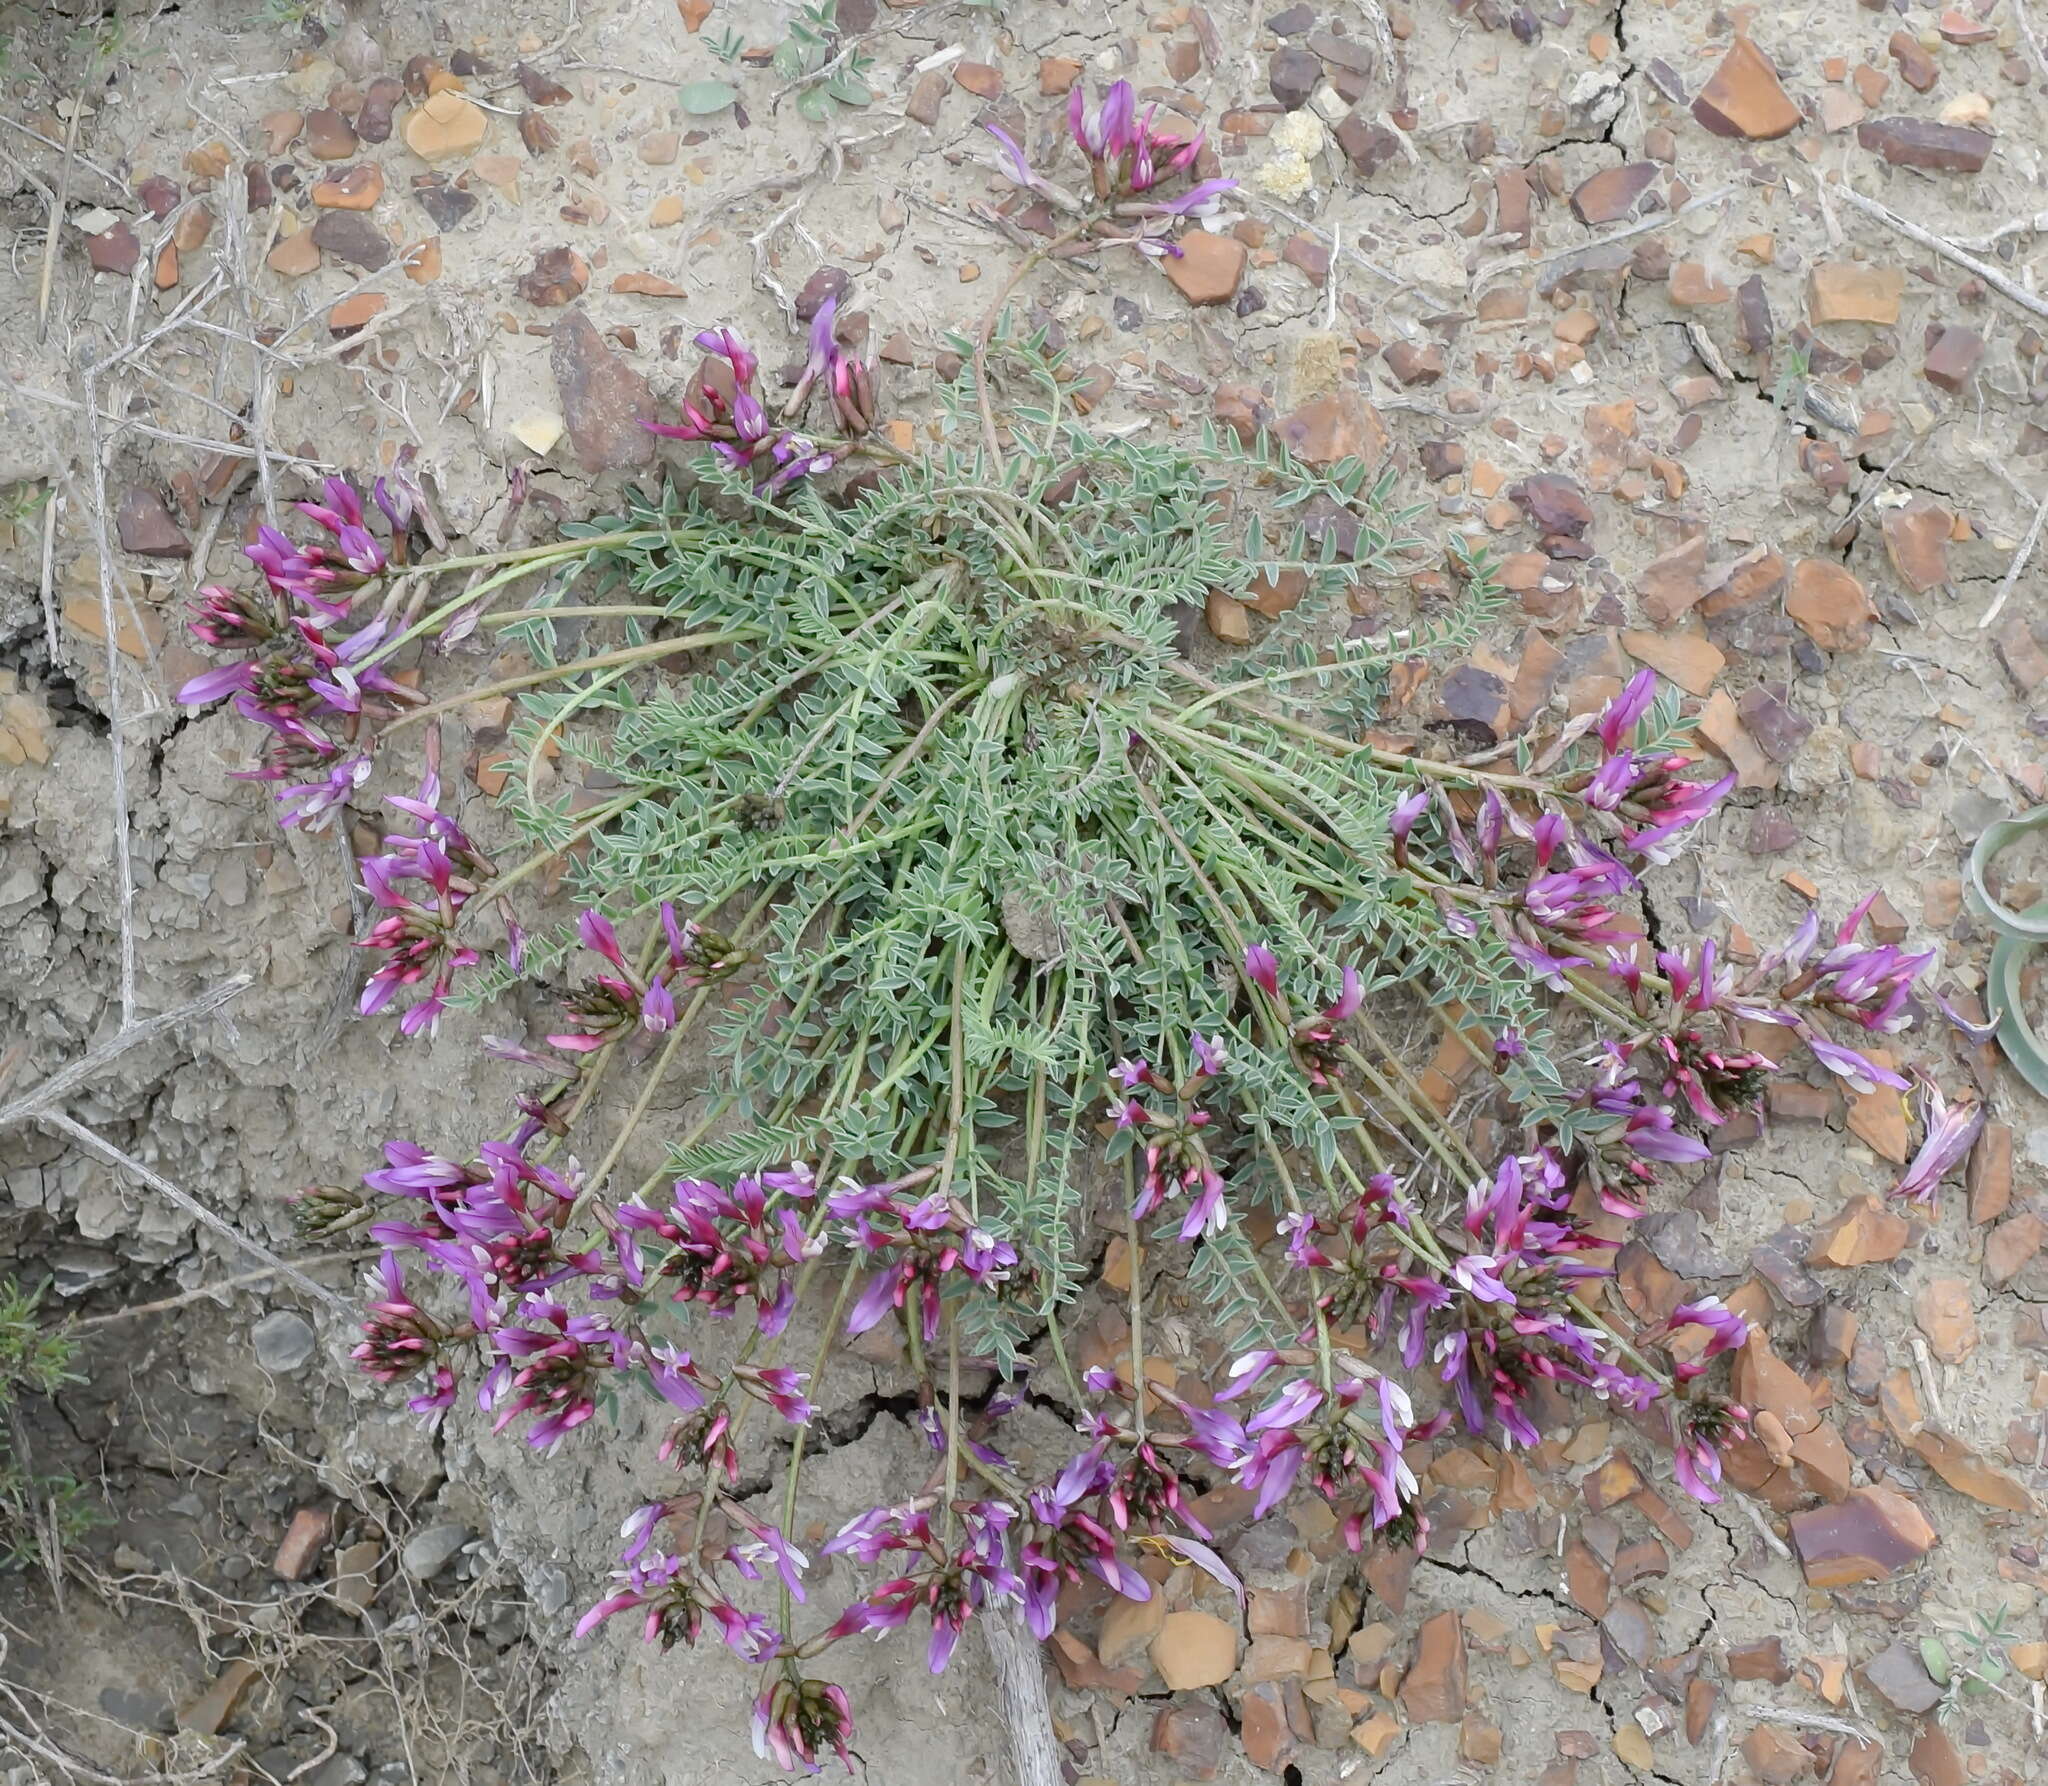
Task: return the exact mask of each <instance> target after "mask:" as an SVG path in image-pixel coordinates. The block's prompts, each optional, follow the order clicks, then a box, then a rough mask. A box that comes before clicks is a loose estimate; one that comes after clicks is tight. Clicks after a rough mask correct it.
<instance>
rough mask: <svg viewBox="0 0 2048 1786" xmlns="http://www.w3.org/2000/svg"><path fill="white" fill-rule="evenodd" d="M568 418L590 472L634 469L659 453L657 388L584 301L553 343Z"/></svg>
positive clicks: (558, 386) (565, 319) (552, 353)
mask: <svg viewBox="0 0 2048 1786" xmlns="http://www.w3.org/2000/svg"><path fill="white" fill-rule="evenodd" d="M549 362H550V364H551V365H552V367H553V369H554V374H555V388H556V390H557V391H558V392H559V393H560V394H561V398H562V420H563V421H564V422H565V423H566V424H567V426H568V430H569V439H570V442H571V444H572V445H573V446H574V447H575V449H576V461H577V463H578V464H579V465H581V466H582V467H583V469H584V470H585V471H587V472H592V473H595V472H600V471H629V470H633V469H635V468H636V467H639V466H642V465H645V464H647V463H648V462H649V461H651V460H652V459H653V457H654V442H655V437H654V436H653V435H652V434H650V433H648V432H647V430H646V429H645V428H643V427H642V426H641V425H640V424H641V423H642V422H643V421H652V420H653V419H654V393H653V392H652V391H651V390H649V389H648V388H647V381H646V380H645V379H644V378H642V377H641V376H640V374H639V373H637V372H635V371H634V370H633V368H632V367H630V366H629V365H627V364H626V362H625V361H624V360H622V359H621V358H620V357H619V356H618V355H617V354H616V353H614V352H613V351H612V350H611V348H610V347H608V346H607V345H606V344H605V339H604V337H603V336H602V335H600V334H599V333H598V331H597V325H596V324H595V323H593V322H592V321H591V320H590V318H589V317H588V316H587V315H585V314H584V310H583V306H582V305H580V304H578V305H576V306H574V307H573V308H571V309H570V310H568V311H567V312H566V313H565V314H564V315H563V317H562V319H561V320H560V321H559V322H557V323H556V324H555V329H554V336H553V340H552V342H551V344H550V348H549Z"/></svg>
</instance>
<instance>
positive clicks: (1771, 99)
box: [1692, 37, 1799, 142]
mask: <svg viewBox="0 0 2048 1786" xmlns="http://www.w3.org/2000/svg"><path fill="white" fill-rule="evenodd" d="M1692 115H1693V116H1694V117H1695V118H1697V119H1698V120H1699V121H1700V123H1702V124H1703V125H1705V126H1706V127H1707V129H1709V130H1711V131H1712V132H1713V133H1714V134H1715V135H1716V136H1738V137H1747V138H1749V139H1750V140H1751V141H1752V142H1762V141H1768V140H1769V139H1771V138H1773V137H1780V136H1786V135H1789V134H1790V133H1791V132H1792V131H1793V130H1796V129H1797V128H1798V126H1799V108H1798V107H1797V106H1796V105H1794V104H1793V103H1792V101H1791V99H1790V98H1789V97H1788V96H1787V94H1786V92H1785V89H1784V87H1783V86H1782V85H1781V84H1780V82H1779V80H1778V71H1777V70H1776V69H1775V68H1773V67H1772V66H1771V64H1770V62H1769V61H1768V60H1767V59H1766V57H1765V56H1764V53H1763V52H1762V51H1761V50H1759V49H1758V48H1757V47H1756V45H1755V44H1753V43H1751V42H1750V41H1749V39H1748V38H1746V37H1738V38H1736V40H1735V42H1734V43H1733V45H1731V46H1730V48H1729V51H1728V54H1727V55H1726V56H1724V57H1722V59H1721V66H1720V67H1719V68H1717V69H1715V70H1714V73H1713V78H1712V79H1710V80H1709V81H1708V82H1707V84H1706V85H1705V86H1704V87H1702V88H1701V89H1700V95H1699V97H1698V98H1697V99H1695V100H1694V101H1693V102H1692Z"/></svg>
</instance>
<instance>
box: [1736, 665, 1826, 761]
mask: <svg viewBox="0 0 2048 1786" xmlns="http://www.w3.org/2000/svg"><path fill="white" fill-rule="evenodd" d="M1735 711H1736V712H1737V713H1739V714H1740V715H1741V716H1742V723H1743V724H1744V725H1745V726H1747V727H1748V728H1749V733H1750V736H1751V737H1752V738H1754V739H1755V740H1756V741H1757V744H1758V746H1759V747H1760V748H1761V749H1762V751H1763V753H1764V755H1765V756H1767V757H1769V758H1770V759H1771V761H1772V762H1774V763H1789V762H1791V760H1792V759H1793V758H1794V757H1796V756H1797V755H1798V754H1799V750H1800V747H1801V746H1802V745H1803V744H1805V742H1806V740H1807V737H1808V735H1809V734H1810V733H1811V732H1812V731H1813V721H1812V720H1810V719H1806V718H1803V717H1801V716H1800V715H1799V714H1797V713H1794V712H1793V711H1792V709H1791V708H1790V707H1788V706H1786V704H1785V686H1784V684H1783V683H1779V684H1777V685H1776V687H1772V686H1770V685H1768V684H1766V685H1764V686H1763V687H1759V688H1753V689H1751V690H1750V691H1749V692H1748V693H1747V694H1745V695H1744V696H1743V697H1742V699H1741V700H1739V701H1737V702H1736V703H1735Z"/></svg>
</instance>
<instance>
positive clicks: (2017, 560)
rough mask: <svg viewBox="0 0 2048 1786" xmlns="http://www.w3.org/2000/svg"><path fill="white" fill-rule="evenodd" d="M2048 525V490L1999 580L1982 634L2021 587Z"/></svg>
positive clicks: (1979, 625) (1981, 622)
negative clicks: (2021, 579) (2022, 575)
mask: <svg viewBox="0 0 2048 1786" xmlns="http://www.w3.org/2000/svg"><path fill="white" fill-rule="evenodd" d="M2044 524H2048V490H2043V491H2042V492H2041V500H2040V501H2039V502H2038V503H2037V504H2035V506H2034V518H2033V520H2032V521H2031V522H2029V523H2028V526H2027V532H2026V537H2025V538H2024V539H2022V540H2021V541H2020V546H2019V550H2018V551H2017V552H2015V553H2014V554H2013V555H2012V563H2010V564H2009V565H2007V566H2006V567H2005V575H2004V576H2003V577H2002V578H2001V579H2000V580H1999V584H1998V593H1997V594H1996V595H1994V596H1993V597H1992V598H1991V606H1990V607H1988V608H1986V609H1985V610H1984V617H1983V618H1982V619H1981V620H1979V621H1978V622H1977V630H1978V631H1979V632H1982V631H1983V630H1984V629H1985V628H1986V627H1988V626H1990V625H1991V624H1992V622H1993V621H1995V620H1996V619H1997V618H1998V616H1999V615H2000V614H2001V613H2002V612H2003V611H2004V609H2005V604H2006V602H2007V601H2008V600H2009V599H2011V596H2012V592H2013V591H2014V590H2015V589H2016V588H2018V587H2019V581H2020V575H2021V573H2022V572H2024V571H2025V570H2026V568H2027V566H2028V564H2029V563H2031V562H2032V560H2033V556H2034V548H2035V547H2036V546H2038V545H2039V544H2040V543H2041V529H2042V526H2043V525H2044Z"/></svg>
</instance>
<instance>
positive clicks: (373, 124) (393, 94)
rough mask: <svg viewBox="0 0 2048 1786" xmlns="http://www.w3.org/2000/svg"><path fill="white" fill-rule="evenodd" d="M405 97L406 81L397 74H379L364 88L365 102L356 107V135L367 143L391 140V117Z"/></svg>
mask: <svg viewBox="0 0 2048 1786" xmlns="http://www.w3.org/2000/svg"><path fill="white" fill-rule="evenodd" d="M404 97H405V83H404V82H403V81H402V80H400V79H399V78H398V77H397V76H396V75H395V74H386V75H379V76H378V77H377V79H375V80H374V81H372V82H371V83H370V84H369V86H368V87H366V88H365V89H364V90H363V103H362V104H361V105H359V106H358V107H357V108H356V135H357V136H359V137H361V138H362V139H363V141H364V142H366V143H388V142H389V141H390V140H391V118H392V114H393V113H394V112H396V111H397V110H398V102H399V101H400V100H401V99H403V98H404Z"/></svg>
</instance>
